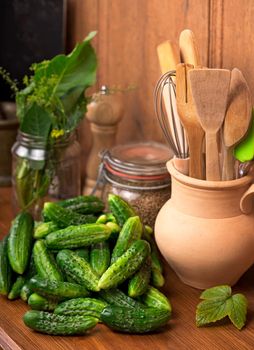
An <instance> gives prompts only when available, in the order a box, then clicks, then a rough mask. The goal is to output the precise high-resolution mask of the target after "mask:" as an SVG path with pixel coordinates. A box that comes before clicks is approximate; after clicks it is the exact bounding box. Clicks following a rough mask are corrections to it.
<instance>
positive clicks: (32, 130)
mask: <svg viewBox="0 0 254 350" xmlns="http://www.w3.org/2000/svg"><path fill="white" fill-rule="evenodd" d="M50 128H51V118H50V115H49V114H48V113H47V111H46V110H45V109H43V108H41V107H40V106H38V105H37V104H36V103H33V104H32V106H31V107H30V108H29V109H28V111H27V112H26V114H25V115H24V118H23V121H22V123H21V125H20V130H21V131H22V132H25V133H27V134H30V135H33V136H40V137H42V138H43V139H44V140H45V141H46V140H47V137H48V134H49V130H50Z"/></svg>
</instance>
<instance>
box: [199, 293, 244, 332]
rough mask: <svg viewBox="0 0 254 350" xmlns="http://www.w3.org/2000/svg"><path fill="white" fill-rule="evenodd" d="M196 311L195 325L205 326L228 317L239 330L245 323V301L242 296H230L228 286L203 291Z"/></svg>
mask: <svg viewBox="0 0 254 350" xmlns="http://www.w3.org/2000/svg"><path fill="white" fill-rule="evenodd" d="M200 298H201V299H204V300H203V301H201V302H200V303H199V304H198V306H197V310H196V325H197V326H198V327H201V326H204V325H207V324H209V323H213V322H216V321H219V320H221V319H223V318H224V317H226V316H228V317H229V319H230V320H231V322H232V323H233V324H234V325H235V326H236V327H237V328H238V329H241V328H242V327H243V326H244V325H245V322H246V314H247V299H246V298H245V296H244V295H243V294H235V295H232V290H231V288H230V287H229V286H218V287H213V288H209V289H207V290H205V291H204V292H203V293H202V294H201V296H200Z"/></svg>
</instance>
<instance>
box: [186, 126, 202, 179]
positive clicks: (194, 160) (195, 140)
mask: <svg viewBox="0 0 254 350" xmlns="http://www.w3.org/2000/svg"><path fill="white" fill-rule="evenodd" d="M186 131H187V137H188V143H189V155H190V161H189V176H190V177H194V178H196V179H204V178H205V176H204V166H203V152H202V149H203V139H204V134H200V129H198V130H197V132H195V128H193V127H192V130H191V133H188V130H186Z"/></svg>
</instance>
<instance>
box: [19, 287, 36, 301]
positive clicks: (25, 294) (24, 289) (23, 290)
mask: <svg viewBox="0 0 254 350" xmlns="http://www.w3.org/2000/svg"><path fill="white" fill-rule="evenodd" d="M31 294H33V291H32V290H31V289H30V288H29V287H28V284H27V283H25V284H24V285H23V287H22V288H21V291H20V298H21V299H22V300H23V301H25V302H27V301H28V298H29V297H30V295H31Z"/></svg>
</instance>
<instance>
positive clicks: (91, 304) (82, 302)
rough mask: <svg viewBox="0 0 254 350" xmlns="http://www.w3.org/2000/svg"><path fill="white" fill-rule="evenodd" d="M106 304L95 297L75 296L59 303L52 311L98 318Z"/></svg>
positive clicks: (60, 313) (59, 313)
mask: <svg viewBox="0 0 254 350" xmlns="http://www.w3.org/2000/svg"><path fill="white" fill-rule="evenodd" d="M107 305H108V304H107V303H106V302H105V301H102V300H98V299H95V298H76V299H71V300H67V301H64V302H63V303H60V304H59V305H58V306H57V307H56V309H55V311H54V313H55V314H58V315H67V316H76V315H80V316H82V315H83V316H93V317H96V318H98V319H100V316H101V312H102V310H103V309H104V308H105V307H106V306H107Z"/></svg>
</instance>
